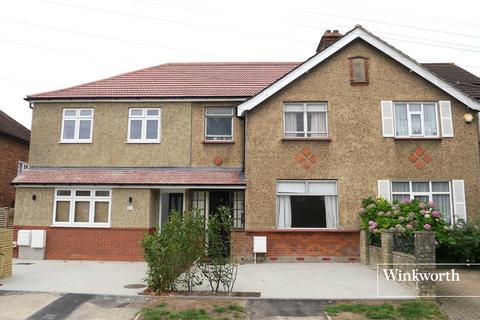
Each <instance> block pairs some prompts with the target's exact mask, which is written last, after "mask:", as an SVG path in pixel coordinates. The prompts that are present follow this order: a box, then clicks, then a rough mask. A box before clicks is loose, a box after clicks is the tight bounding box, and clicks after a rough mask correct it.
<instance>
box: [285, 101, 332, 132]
mask: <svg viewBox="0 0 480 320" xmlns="http://www.w3.org/2000/svg"><path fill="white" fill-rule="evenodd" d="M283 111H284V117H283V128H284V131H283V132H284V137H285V138H327V137H328V119H327V103H325V102H315V103H285V104H284V106H283Z"/></svg>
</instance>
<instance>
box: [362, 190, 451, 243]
mask: <svg viewBox="0 0 480 320" xmlns="http://www.w3.org/2000/svg"><path fill="white" fill-rule="evenodd" d="M359 213H360V221H361V225H362V229H363V230H366V231H368V232H369V233H373V234H376V233H380V232H381V231H385V230H391V231H397V232H400V233H402V234H405V235H407V236H408V235H411V234H413V232H414V231H425V230H427V231H433V232H435V238H436V239H437V241H438V242H444V241H446V229H447V227H446V222H445V220H444V219H443V214H442V213H441V212H439V211H438V209H437V208H436V207H435V204H434V203H431V202H430V203H422V202H419V201H417V200H412V201H410V200H405V201H402V202H394V203H391V202H389V201H387V200H385V199H384V198H381V197H378V198H376V199H373V198H371V197H370V198H366V199H363V200H362V207H361V208H360V212H359Z"/></svg>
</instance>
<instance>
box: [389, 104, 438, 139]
mask: <svg viewBox="0 0 480 320" xmlns="http://www.w3.org/2000/svg"><path fill="white" fill-rule="evenodd" d="M437 109H438V107H437V103H434V102H395V103H394V119H395V136H396V137H438V136H439V129H438V111H437Z"/></svg>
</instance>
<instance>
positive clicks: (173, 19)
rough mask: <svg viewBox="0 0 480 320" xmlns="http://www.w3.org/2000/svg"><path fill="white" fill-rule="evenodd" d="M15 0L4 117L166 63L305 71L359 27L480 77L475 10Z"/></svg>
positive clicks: (3, 43)
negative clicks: (325, 40) (51, 95)
mask: <svg viewBox="0 0 480 320" xmlns="http://www.w3.org/2000/svg"><path fill="white" fill-rule="evenodd" d="M393 3H394V2H391V1H385V0H383V1H377V0H375V1H368V2H367V1H349V0H336V1H328V2H327V1H318V0H317V1H308V0H296V1H278V0H277V1H274V0H273V1H261V0H255V1H252V0H242V1H226V0H223V1H222V0H201V1H195V0H181V1H180V0H177V1H175V0H115V1H111V0H101V1H99V0H97V1H91V0H83V1H82V0H72V1H66V0H17V1H2V2H1V3H0V48H1V49H0V55H1V59H0V88H1V100H0V108H1V109H2V110H3V111H5V112H7V113H8V114H9V115H11V116H12V117H13V118H15V119H16V120H17V121H19V122H20V123H22V124H23V125H25V126H27V127H28V128H30V122H31V110H30V109H29V108H28V104H27V102H25V101H24V100H23V98H24V97H25V95H26V94H31V93H37V92H42V91H46V90H52V89H59V88H63V87H67V86H72V85H76V84H80V83H83V82H87V81H92V80H98V79H101V78H104V77H108V76H112V75H115V74H119V73H123V72H128V71H133V70H136V69H139V68H143V67H148V66H154V65H158V64H162V63H165V62H178V61H184V62H194V61H302V60H304V59H306V58H307V57H309V56H311V55H312V54H313V53H314V50H315V48H316V45H317V44H318V41H319V39H320V37H321V35H322V34H323V32H324V31H325V30H326V29H339V30H340V31H341V32H342V33H344V32H346V31H348V30H350V29H352V28H353V27H354V25H355V24H361V25H363V26H364V27H365V28H366V29H368V30H369V31H371V32H373V33H374V34H376V35H377V36H380V37H381V38H382V39H384V40H386V41H387V42H389V43H390V44H392V45H394V46H395V47H397V48H398V49H400V50H402V51H403V52H405V53H406V54H408V55H410V56H411V57H412V58H414V59H416V60H418V61H420V62H455V63H457V64H458V65H460V66H462V67H463V68H465V69H467V70H469V71H470V72H473V73H475V74H477V75H480V20H479V19H478V12H479V7H480V5H479V4H478V3H476V2H474V1H458V0H457V1H454V2H452V1H449V2H445V3H442V2H441V1H419V0H417V1H401V2H399V1H397V2H395V3H396V4H397V5H396V6H394V5H392V4H393Z"/></svg>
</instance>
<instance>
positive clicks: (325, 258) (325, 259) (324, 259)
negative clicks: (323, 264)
mask: <svg viewBox="0 0 480 320" xmlns="http://www.w3.org/2000/svg"><path fill="white" fill-rule="evenodd" d="M322 260H323V261H330V260H331V258H328V257H323V258H322Z"/></svg>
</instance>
